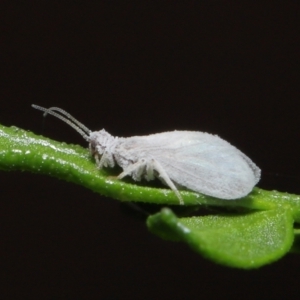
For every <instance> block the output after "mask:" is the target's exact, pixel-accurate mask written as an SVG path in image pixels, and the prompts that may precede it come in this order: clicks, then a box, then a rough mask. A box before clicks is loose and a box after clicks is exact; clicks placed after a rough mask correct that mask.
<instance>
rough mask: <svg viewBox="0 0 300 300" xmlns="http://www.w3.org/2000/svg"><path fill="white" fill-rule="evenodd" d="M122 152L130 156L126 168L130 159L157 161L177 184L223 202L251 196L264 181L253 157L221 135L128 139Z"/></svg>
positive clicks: (178, 133)
mask: <svg viewBox="0 0 300 300" xmlns="http://www.w3.org/2000/svg"><path fill="white" fill-rule="evenodd" d="M116 150H117V149H116ZM119 150H121V151H119ZM118 153H122V154H123V153H124V154H125V156H126V159H124V163H123V165H122V162H121V164H120V165H121V166H122V167H126V164H127V163H126V162H128V161H127V160H129V161H132V162H135V161H137V159H139V158H146V159H149V158H153V159H155V160H156V161H158V162H159V163H160V164H161V165H162V167H163V168H164V170H165V171H166V173H167V174H168V176H169V177H170V178H171V180H172V181H173V182H174V183H176V184H178V185H180V186H183V187H186V188H187V189H189V190H193V191H196V192H199V193H203V194H206V195H209V196H213V197H217V198H221V199H237V198H241V197H243V196H245V195H247V194H248V193H250V192H251V190H252V189H253V187H254V186H255V184H256V183H257V182H258V181H259V179H260V169H259V168H258V167H257V166H256V165H255V164H254V163H253V162H252V161H251V160H250V158H248V157H247V156H246V155H245V154H243V153H242V152H241V151H239V150H238V149H237V148H235V147H234V146H232V145H231V144H229V143H228V142H226V141H225V140H223V139H221V138H219V137H218V136H216V135H212V134H208V133H203V132H193V131H172V132H164V133H158V134H152V135H149V136H137V137H131V138H126V139H124V141H123V143H121V144H120V146H119V147H118Z"/></svg>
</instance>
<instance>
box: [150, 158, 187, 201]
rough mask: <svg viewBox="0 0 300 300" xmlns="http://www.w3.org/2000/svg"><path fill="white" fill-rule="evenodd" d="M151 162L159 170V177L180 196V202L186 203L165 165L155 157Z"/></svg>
mask: <svg viewBox="0 0 300 300" xmlns="http://www.w3.org/2000/svg"><path fill="white" fill-rule="evenodd" d="M151 164H152V166H151V167H152V168H153V169H154V170H155V171H157V172H158V174H159V178H160V179H162V180H163V182H164V184H166V185H167V186H168V187H169V188H170V189H171V190H172V191H173V192H174V193H175V195H176V196H177V197H178V199H179V204H180V205H184V201H183V199H182V197H181V195H180V193H179V191H178V189H177V187H176V186H175V184H174V183H173V182H172V180H171V179H170V177H169V175H168V174H167V172H166V171H165V169H164V168H163V166H162V165H161V164H160V163H159V162H158V161H156V160H155V159H152V160H151Z"/></svg>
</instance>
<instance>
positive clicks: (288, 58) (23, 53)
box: [0, 1, 300, 299]
mask: <svg viewBox="0 0 300 300" xmlns="http://www.w3.org/2000/svg"><path fill="white" fill-rule="evenodd" d="M24 2H25V1H24ZM48 2H49V4H45V2H44V1H29V2H28V3H25V4H16V3H15V2H13V1H12V2H9V3H7V4H6V5H2V7H1V10H0V11H1V16H0V20H1V30H0V35H1V49H0V52H1V65H2V71H1V76H2V79H1V88H0V99H1V100H0V101H1V106H0V122H1V123H2V124H3V125H7V126H10V125H15V126H18V127H21V128H24V129H28V130H31V131H33V132H36V133H41V126H42V114H41V113H40V112H38V111H36V110H34V109H32V108H31V107H30V105H31V104H32V103H35V104H39V105H42V106H45V107H50V106H59V107H61V108H64V109H66V110H67V111H69V112H70V113H72V114H73V115H74V116H75V117H76V118H78V119H79V120H80V121H82V122H83V123H84V124H86V126H88V127H89V128H91V129H93V130H96V129H101V128H103V127H104V128H105V129H106V130H107V131H109V132H110V133H112V134H114V135H118V136H131V135H142V134H150V133H156V132H162V131H167V130H174V129H182V130H199V131H207V132H211V133H217V134H218V135H220V136H221V137H223V138H225V139H226V140H228V141H230V142H231V143H232V144H234V145H236V146H237V147H238V148H239V149H241V150H242V151H244V152H245V153H246V154H248V155H249V156H250V157H251V158H252V159H253V160H254V161H255V162H256V163H257V164H258V165H259V166H260V167H261V168H262V170H263V179H262V181H261V183H260V184H259V186H260V187H263V188H266V189H278V190H281V191H289V192H295V193H300V188H299V181H300V180H299V168H300V160H299V153H300V144H299V125H300V118H299V104H298V103H299V48H298V47H297V44H298V43H299V25H300V21H299V4H298V2H297V1H284V2H282V3H283V4H282V6H279V5H278V6H275V4H274V2H273V1H267V2H251V3H247V4H245V3H243V1H242V2H241V1H206V2H204V1H203V2H200V1H198V3H197V4H196V2H192V1H187V2H186V1H184V3H183V1H174V2H173V1H170V2H169V1H163V2H162V3H160V2H155V1H152V2H151V4H149V3H148V2H143V1H141V3H134V2H130V4H127V3H126V4H125V3H119V2H117V1H110V2H103V3H105V4H97V5H91V3H89V2H82V3H76V2H75V1H74V2H70V3H69V2H68V4H67V3H66V2H61V1H59V2H55V1H51V4H50V1H48ZM124 2H127V1H124ZM44 135H46V136H48V137H51V138H53V139H56V140H59V141H66V142H69V143H79V144H81V145H84V146H85V145H86V143H85V142H84V140H83V139H82V138H81V137H80V136H79V135H78V134H77V133H76V132H74V131H73V130H72V129H71V128H69V127H68V126H67V125H65V124H63V123H62V122H60V121H59V120H55V119H54V118H51V117H49V118H47V122H46V127H45V130H44ZM0 176H1V177H0V185H1V191H0V207H1V209H0V224H1V225H0V273H1V278H0V285H1V292H0V296H1V299H17V298H19V299H20V298H22V297H25V296H28V297H29V295H30V298H31V299H33V298H35V297H36V298H39V299H47V298H52V299H54V298H55V299H71V298H72V299H74V298H76V297H78V298H81V299H92V298H97V299H101V298H102V299H125V298H128V299H183V298H186V299H192V298H203V299H204V298H205V299H213V298H225V299H226V298H229V297H234V296H235V297H245V296H246V297H248V298H253V299H254V298H255V297H257V296H264V297H267V298H270V299H278V298H282V297H286V298H290V299H293V298H296V296H299V282H300V271H299V270H300V259H299V256H296V255H292V254H289V255H287V256H286V257H284V258H283V259H281V260H280V261H278V262H276V263H274V264H272V265H269V266H265V267H263V268H261V269H258V270H252V271H243V270H237V269H230V268H225V267H223V266H219V265H215V264H214V263H212V262H210V261H207V260H205V259H203V258H202V257H200V256H199V255H197V254H195V253H193V252H192V251H190V250H189V249H188V248H187V246H185V245H182V244H176V243H169V242H164V241H162V240H160V239H158V238H156V237H155V236H153V235H151V234H150V233H148V232H147V229H146V226H145V224H144V222H143V221H141V220H138V219H135V218H133V217H132V216H131V215H129V214H127V213H125V212H124V210H123V209H122V208H121V207H120V204H119V202H117V201H115V200H112V199H107V198H104V197H101V196H99V195H97V194H95V193H92V192H91V191H89V190H86V189H84V188H83V187H80V186H76V185H73V184H69V183H66V182H62V181H59V180H57V179H53V178H49V177H46V176H41V175H39V176H38V175H32V174H29V173H5V172H1V173H0Z"/></svg>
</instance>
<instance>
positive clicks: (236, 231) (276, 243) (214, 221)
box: [0, 125, 300, 268]
mask: <svg viewBox="0 0 300 300" xmlns="http://www.w3.org/2000/svg"><path fill="white" fill-rule="evenodd" d="M0 169H1V170H5V171H15V170H21V171H30V172H34V173H40V174H47V175H50V176H55V177H57V178H60V179H63V180H66V181H71V182H74V183H76V184H80V185H82V186H85V187H86V188H88V189H91V190H93V191H95V192H97V193H100V194H102V195H105V196H108V197H112V198H114V199H118V200H120V201H136V202H147V203H156V204H161V205H179V201H178V198H177V197H176V195H175V194H174V193H173V191H171V190H170V189H167V188H153V187H149V184H151V183H148V182H142V183H138V182H134V181H132V180H131V179H130V178H126V179H125V180H122V181H121V180H117V179H116V175H118V173H119V172H120V170H111V169H104V170H98V169H97V168H96V166H95V162H94V160H93V158H92V157H91V156H90V153H89V151H88V150H87V149H85V148H82V147H80V146H76V145H67V144H65V143H59V142H56V141H53V140H50V139H48V138H45V137H41V136H38V135H35V134H33V133H31V132H28V131H25V130H22V129H19V128H16V127H10V128H8V127H5V126H1V125H0ZM180 193H181V195H182V197H183V200H184V204H185V206H191V208H193V207H195V208H197V207H201V206H202V207H208V206H209V207H212V206H217V207H226V208H227V209H228V210H229V211H236V213H235V214H230V215H229V214H227V215H215V216H205V217H192V218H181V219H178V218H177V217H176V216H175V215H174V214H173V213H172V212H171V211H170V210H168V209H165V210H163V211H162V212H161V213H159V214H157V215H154V216H151V217H149V219H148V226H149V229H150V230H151V231H152V232H153V233H155V234H157V235H158V236H160V237H162V238H164V239H168V240H174V241H183V242H186V243H188V244H189V245H190V247H192V248H193V249H194V250H195V251H197V252H198V253H201V254H202V255H204V256H206V257H208V258H210V259H212V260H214V261H216V262H218V263H221V264H225V265H228V266H232V267H240V268H255V267H259V266H262V265H264V264H267V263H270V262H272V261H274V260H276V259H278V258H279V257H281V256H282V255H284V254H285V253H286V252H287V251H288V250H289V249H290V247H291V245H292V242H293V235H294V234H295V237H296V243H295V245H294V247H293V249H292V250H293V251H296V252H299V250H298V249H300V246H299V245H300V242H299V241H300V238H299V236H300V233H299V229H295V230H294V231H293V222H294V221H295V222H296V223H297V222H298V223H300V197H299V196H298V195H292V194H288V193H281V192H277V191H265V190H262V189H259V188H254V189H253V191H252V193H250V194H249V195H248V196H247V197H244V198H243V199H238V200H230V201H228V200H222V199H216V198H213V197H209V196H205V195H201V194H198V193H195V192H191V191H180ZM241 211H242V212H244V213H241Z"/></svg>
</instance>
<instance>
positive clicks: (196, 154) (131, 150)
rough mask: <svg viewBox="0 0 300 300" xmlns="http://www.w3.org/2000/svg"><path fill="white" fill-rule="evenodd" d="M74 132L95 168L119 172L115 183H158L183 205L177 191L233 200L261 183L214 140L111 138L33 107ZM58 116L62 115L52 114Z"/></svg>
mask: <svg viewBox="0 0 300 300" xmlns="http://www.w3.org/2000/svg"><path fill="white" fill-rule="evenodd" d="M33 107H34V108H37V109H39V110H42V111H44V112H45V114H47V113H49V114H52V115H54V116H56V117H58V118H60V119H62V120H63V121H66V120H67V121H68V124H69V125H71V126H72V127H73V128H74V129H76V130H77V131H78V132H79V133H80V134H81V135H82V136H83V137H84V138H85V139H86V140H87V141H89V148H90V151H91V154H92V155H93V156H94V157H95V159H96V163H97V166H98V168H102V167H113V166H114V165H115V164H117V165H119V166H120V167H122V169H123V172H122V173H121V174H120V175H119V176H118V178H119V179H121V178H123V177H125V176H131V177H132V178H133V179H134V180H136V181H140V180H141V179H146V180H148V181H149V180H153V179H154V178H155V177H157V178H159V179H160V180H161V181H162V182H163V183H164V184H166V185H167V186H169V187H170V188H171V189H172V190H173V191H174V192H175V194H176V195H177V197H178V198H179V201H180V204H184V202H183V199H182V196H181V195H180V193H179V191H178V188H182V187H184V188H186V189H189V190H192V191H195V192H199V193H202V194H205V195H208V196H212V197H216V198H220V199H226V200H233V199H238V198H242V197H244V196H246V195H247V194H249V193H250V192H251V190H252V189H253V187H254V186H255V185H256V184H257V182H258V181H259V179H260V172H261V171H260V169H259V168H258V167H257V166H256V165H255V164H254V163H253V162H252V161H251V159H250V158H248V157H247V156H246V155H245V154H243V153H242V152H241V151H240V150H238V149H237V148H236V147H234V146H232V145H231V144H229V143H228V142H226V141H225V140H223V139H221V138H220V137H218V136H216V135H212V134H209V133H204V132H197V131H170V132H163V133H157V134H151V135H147V136H133V137H128V138H120V137H114V136H112V135H110V134H109V133H108V132H106V131H105V130H104V129H102V130H100V131H94V132H91V131H90V130H89V129H87V128H86V127H85V126H84V125H82V124H81V123H80V122H78V121H77V120H75V119H74V118H73V117H71V116H70V115H69V114H68V113H66V112H65V111H64V110H61V109H59V108H56V107H52V108H49V109H46V108H43V107H39V106H36V105H34V106H33ZM53 111H56V112H59V113H61V114H63V115H64V116H66V117H67V118H68V119H66V118H64V117H62V116H61V115H59V114H57V113H54V112H53Z"/></svg>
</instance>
